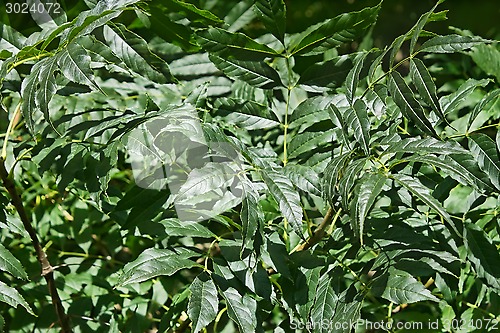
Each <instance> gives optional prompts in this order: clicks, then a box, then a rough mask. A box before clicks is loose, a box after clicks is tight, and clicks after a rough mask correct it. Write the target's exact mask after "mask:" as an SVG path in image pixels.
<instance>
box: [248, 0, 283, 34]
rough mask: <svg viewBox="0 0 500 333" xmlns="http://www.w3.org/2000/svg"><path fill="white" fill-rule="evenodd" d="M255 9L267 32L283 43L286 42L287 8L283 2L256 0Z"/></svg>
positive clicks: (277, 0)
mask: <svg viewBox="0 0 500 333" xmlns="http://www.w3.org/2000/svg"><path fill="white" fill-rule="evenodd" d="M254 9H255V11H256V13H257V17H259V18H260V19H261V20H262V22H263V23H264V25H265V26H266V28H267V30H269V31H270V32H271V33H272V34H273V35H274V36H276V38H278V39H279V40H280V41H281V42H284V40H285V30H286V6H285V2H284V1H283V0H256V1H255V5H254Z"/></svg>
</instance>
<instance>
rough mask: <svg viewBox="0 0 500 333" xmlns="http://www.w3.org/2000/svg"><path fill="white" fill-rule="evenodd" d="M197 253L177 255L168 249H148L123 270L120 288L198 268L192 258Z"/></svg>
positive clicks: (119, 282) (119, 283)
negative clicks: (186, 269)
mask: <svg viewBox="0 0 500 333" xmlns="http://www.w3.org/2000/svg"><path fill="white" fill-rule="evenodd" d="M196 255H197V254H196V253H195V252H181V253H177V252H174V251H171V250H167V249H154V248H151V249H147V250H145V251H144V252H142V253H141V254H140V255H139V257H137V259H136V260H134V261H132V262H129V263H128V264H126V265H125V267H124V268H123V274H122V275H121V276H120V277H119V279H118V285H119V286H126V285H128V284H131V283H139V282H143V281H146V280H149V279H151V278H154V277H156V276H160V275H172V274H174V273H175V272H177V271H178V270H181V269H185V268H191V267H194V266H196V265H197V264H196V262H194V261H192V260H190V259H189V258H190V257H193V256H196Z"/></svg>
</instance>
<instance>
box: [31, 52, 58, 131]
mask: <svg viewBox="0 0 500 333" xmlns="http://www.w3.org/2000/svg"><path fill="white" fill-rule="evenodd" d="M57 69H58V65H57V57H50V58H46V59H43V60H42V61H40V73H39V76H38V82H39V84H40V87H39V89H38V91H37V94H36V97H35V98H36V103H37V105H38V107H39V108H40V110H41V111H42V113H43V116H44V118H45V120H46V121H50V117H49V102H50V100H51V99H52V97H53V96H54V94H55V93H56V90H57V85H56V79H55V76H54V74H55V71H56V70H57Z"/></svg>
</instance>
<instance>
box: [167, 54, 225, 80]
mask: <svg viewBox="0 0 500 333" xmlns="http://www.w3.org/2000/svg"><path fill="white" fill-rule="evenodd" d="M169 65H170V70H171V71H172V74H173V75H175V76H191V75H192V76H198V75H208V74H215V73H217V72H218V71H219V70H218V69H217V67H215V66H214V64H213V63H212V62H211V61H210V59H209V58H208V54H206V53H202V54H190V55H187V56H185V57H182V58H180V59H176V60H174V61H172V62H171V63H170V64H169Z"/></svg>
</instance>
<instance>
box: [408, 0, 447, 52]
mask: <svg viewBox="0 0 500 333" xmlns="http://www.w3.org/2000/svg"><path fill="white" fill-rule="evenodd" d="M441 2H442V1H438V2H436V4H435V5H434V7H432V9H431V10H430V11H428V12H427V13H424V14H422V16H420V18H419V19H418V21H417V23H415V25H414V26H413V28H412V35H411V41H410V54H412V53H413V50H414V49H415V45H416V44H417V40H418V38H419V37H420V33H421V32H422V29H423V28H424V26H425V25H426V24H427V22H428V21H429V18H430V17H431V15H432V14H433V12H434V10H435V9H436V7H437V6H438V5H439V4H440V3H441Z"/></svg>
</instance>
